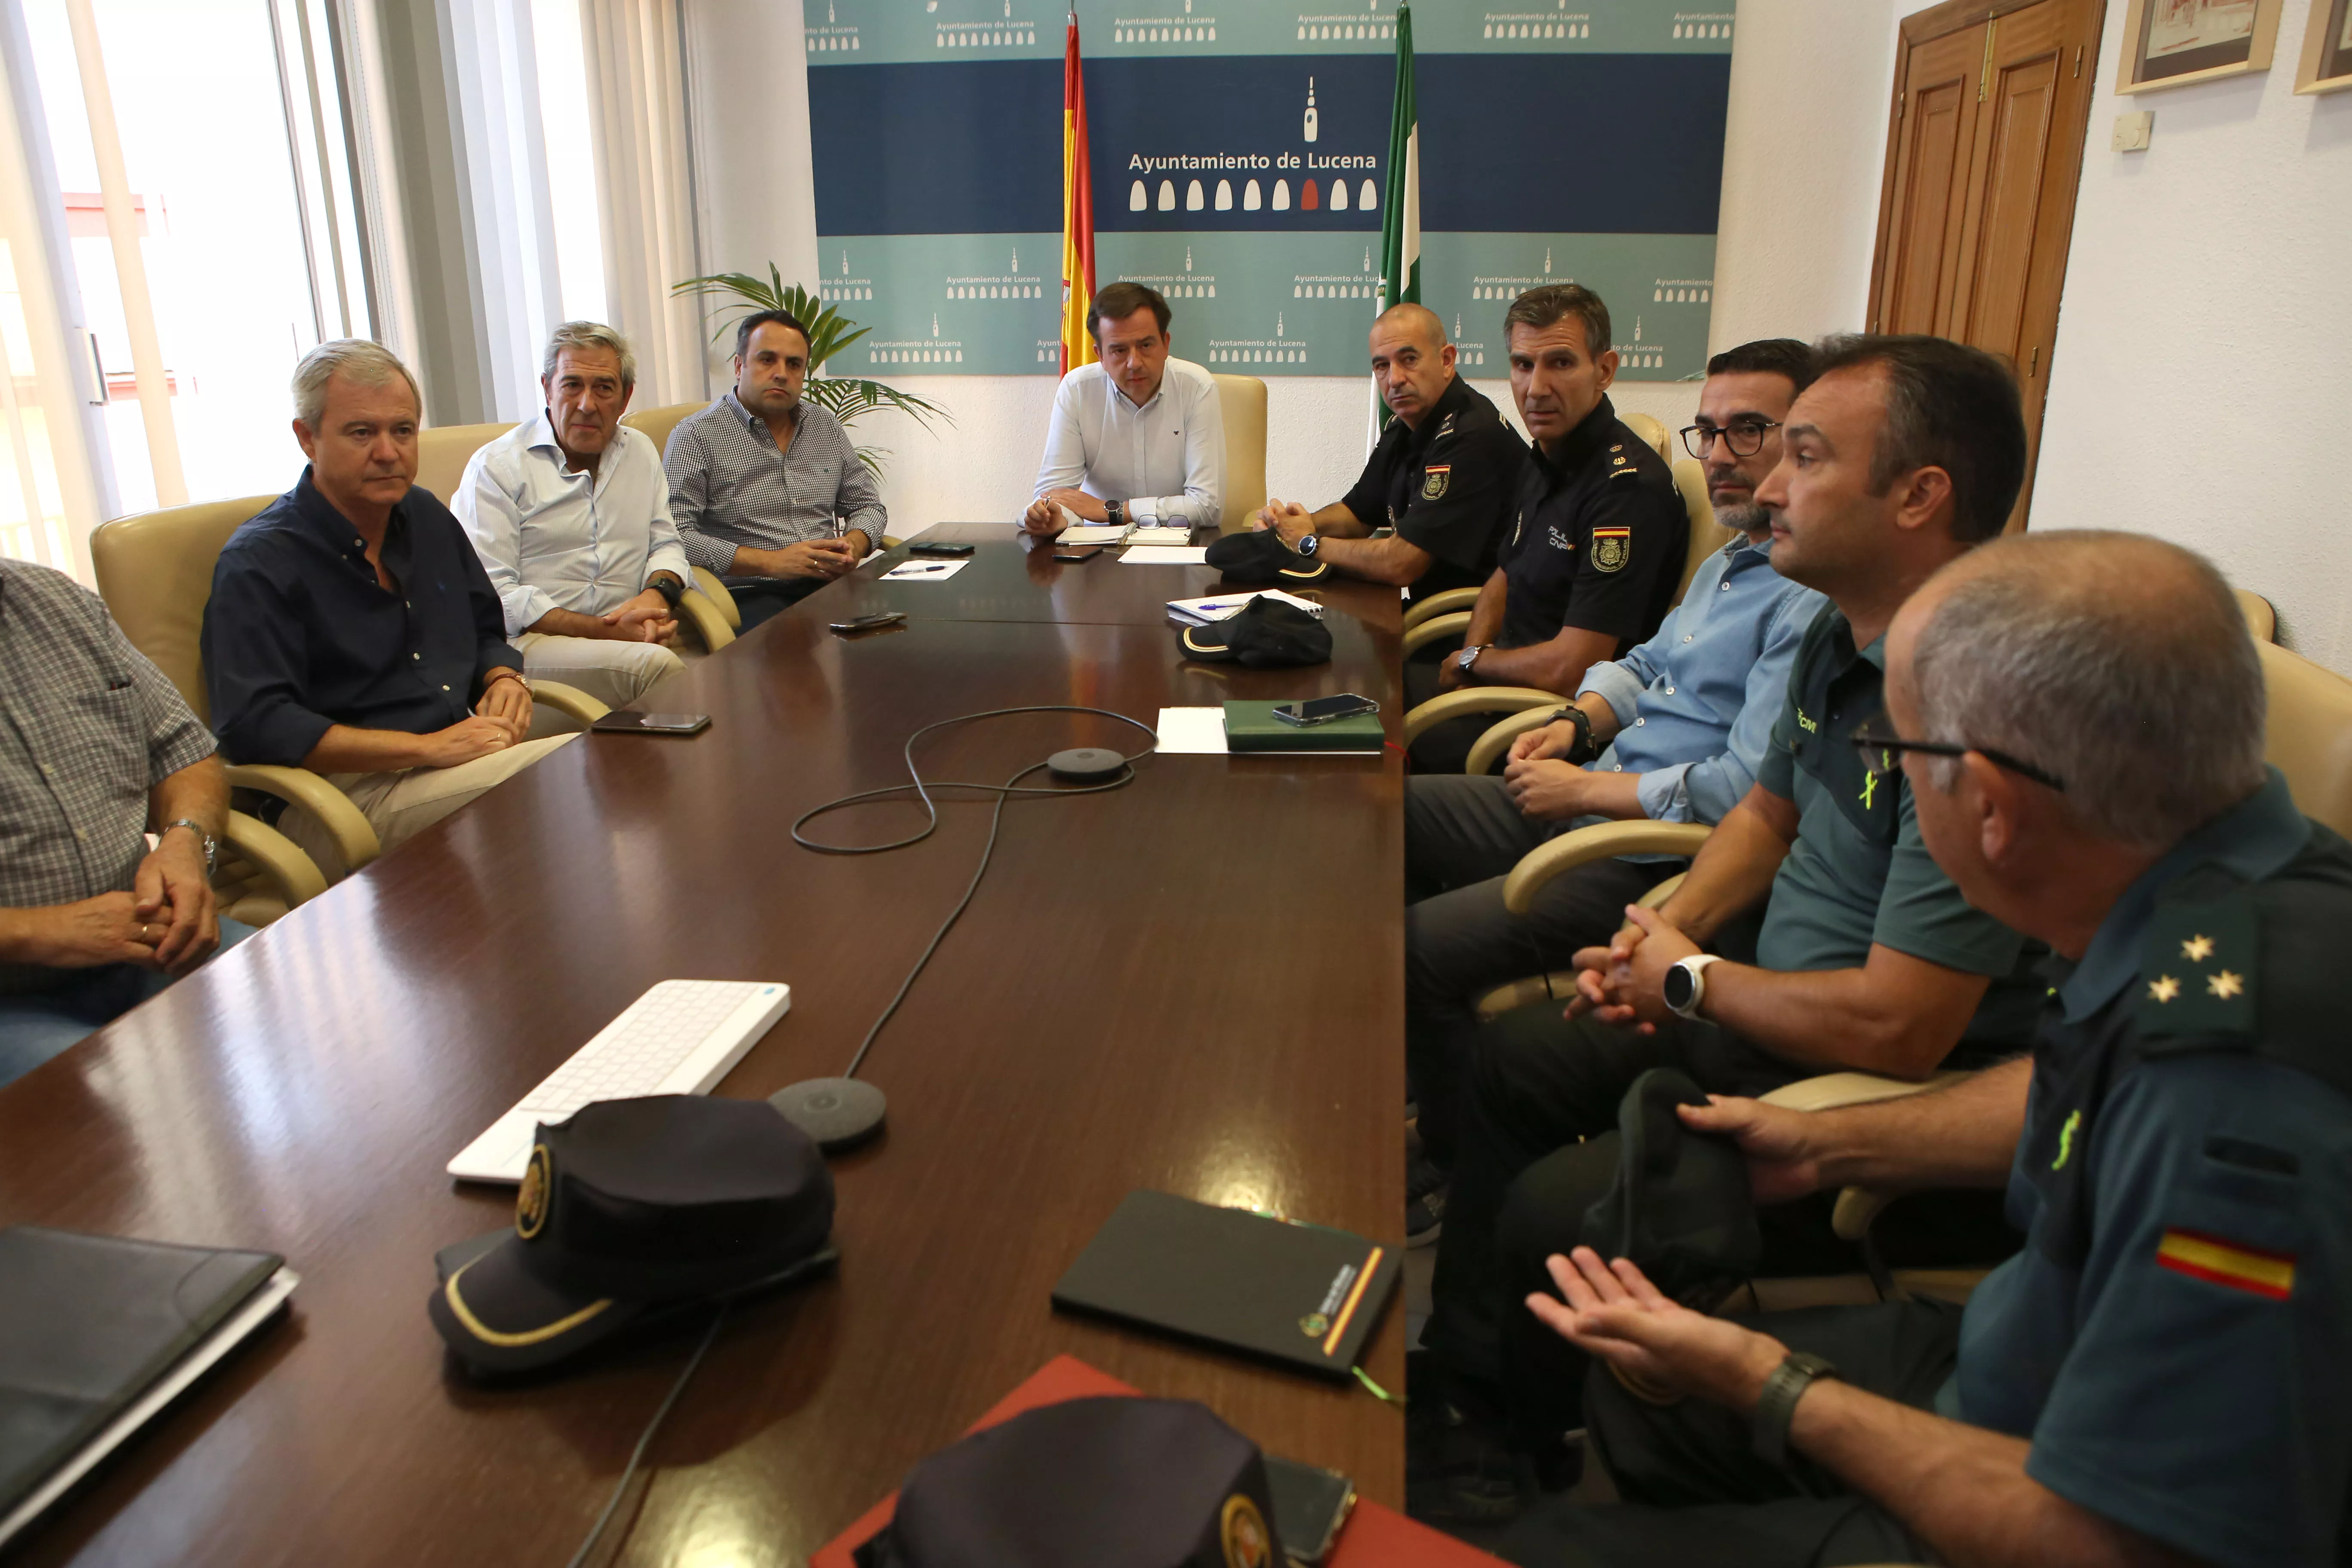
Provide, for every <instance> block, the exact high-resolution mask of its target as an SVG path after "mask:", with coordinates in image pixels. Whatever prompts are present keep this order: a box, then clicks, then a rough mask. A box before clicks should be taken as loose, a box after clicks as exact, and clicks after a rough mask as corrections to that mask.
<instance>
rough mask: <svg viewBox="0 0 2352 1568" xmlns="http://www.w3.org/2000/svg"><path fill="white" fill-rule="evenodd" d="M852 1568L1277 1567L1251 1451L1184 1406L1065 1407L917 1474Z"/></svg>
mask: <svg viewBox="0 0 2352 1568" xmlns="http://www.w3.org/2000/svg"><path fill="white" fill-rule="evenodd" d="M857 1561H858V1563H859V1564H860V1568H950V1565H951V1568H1277V1565H1279V1564H1280V1563H1282V1562H1283V1556H1282V1546H1281V1543H1280V1542H1277V1541H1276V1539H1275V1534H1274V1507H1273V1501H1272V1498H1271V1496H1270V1494H1269V1493H1268V1491H1267V1488H1266V1479H1265V1458H1264V1456H1262V1455H1261V1454H1260V1453H1259V1452H1258V1449H1257V1445H1256V1444H1255V1443H1253V1442H1251V1441H1250V1440H1249V1439H1248V1438H1247V1437H1244V1436H1242V1435H1241V1434H1240V1433H1238V1432H1236V1431H1234V1429H1233V1428H1232V1427H1230V1426H1226V1425H1225V1424H1224V1423H1223V1421H1220V1420H1218V1419H1217V1417H1216V1415H1214V1414H1213V1412H1211V1411H1210V1409H1209V1408H1208V1407H1207V1406H1206V1405H1197V1404H1194V1403H1192V1401H1190V1400H1183V1399H1128V1398H1102V1399H1073V1400H1070V1401H1068V1402H1067V1403H1066V1404H1062V1405H1046V1406H1045V1407H1044V1408H1042V1409H1037V1410H1032V1411H1028V1412H1026V1413H1025V1414H1024V1415H1016V1416H1014V1417H1013V1419H1012V1420H1010V1421H1007V1422H1004V1423H1003V1424H1002V1425H1000V1426H992V1427H990V1428H988V1430H986V1431H984V1432H975V1433H973V1434H972V1435H971V1436H969V1437H966V1438H964V1439H963V1440H962V1441H961V1442H960V1443H958V1444H956V1445H955V1446H954V1447H950V1448H945V1449H942V1450H940V1452H939V1453H936V1454H934V1455H932V1456H931V1457H930V1458H928V1459H925V1460H924V1461H923V1462H922V1463H920V1464H919V1465H917V1466H916V1467H915V1470H914V1473H913V1474H912V1475H910V1476H908V1478H907V1484H906V1486H905V1487H904V1488H903V1489H901V1490H900V1491H899V1493H898V1511H897V1513H896V1515H895V1516H894V1517H893V1518H892V1519H891V1521H890V1523H889V1525H888V1526H887V1528H886V1529H884V1530H883V1531H882V1532H881V1533H880V1534H878V1535H877V1536H875V1537H874V1539H872V1540H871V1541H868V1542H866V1544H865V1545H863V1546H861V1547H859V1548H858V1549H857Z"/></svg>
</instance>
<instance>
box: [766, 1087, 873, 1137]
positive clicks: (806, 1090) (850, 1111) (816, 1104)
mask: <svg viewBox="0 0 2352 1568" xmlns="http://www.w3.org/2000/svg"><path fill="white" fill-rule="evenodd" d="M768 1103H769V1104H771V1105H772V1106H774V1107H775V1108H776V1110H778V1111H780V1112H782V1115H783V1118H784V1120H785V1121H789V1122H791V1123H792V1124H793V1126H795V1127H797V1128H799V1129H800V1130H801V1131H803V1132H805V1133H807V1134H808V1135H809V1136H810V1137H811V1138H813V1139H814V1140H815V1141H816V1146H817V1147H818V1148H820V1149H822V1150H824V1152H826V1153H828V1154H831V1153H835V1152H838V1151H840V1150H843V1149H849V1148H854V1147H856V1145H857V1144H860V1143H863V1142H866V1140H867V1139H868V1138H871V1137H873V1136H874V1134H875V1133H877V1132H879V1131H881V1130H882V1112H883V1110H884V1104H885V1102H884V1100H883V1099H882V1091H881V1090H880V1089H877V1088H875V1087H874V1086H873V1085H872V1084H870V1083H864V1082H861V1081H859V1080H858V1079H854V1078H813V1079H807V1080H805V1081H804V1082H801V1083H788V1084H786V1085H785V1086H784V1087H783V1088H782V1089H778V1090H776V1092H775V1093H773V1094H772V1095H770V1096H769V1097H768Z"/></svg>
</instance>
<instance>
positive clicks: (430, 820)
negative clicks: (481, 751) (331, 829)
mask: <svg viewBox="0 0 2352 1568" xmlns="http://www.w3.org/2000/svg"><path fill="white" fill-rule="evenodd" d="M576 739H578V736H577V734H576V733H574V734H571V735H550V736H549V737H548V738H547V739H545V740H543V741H525V742H523V743H522V744H521V745H520V746H509V747H508V748H507V749H506V750H505V751H503V752H491V753H490V754H489V755H488V756H487V757H476V758H475V759H474V760H473V761H472V762H470V763H458V764H457V766H456V767H451V768H396V769H394V770H393V771H392V772H389V773H329V774H328V775H327V782H328V783H329V784H333V785H334V786H335V787H336V788H337V789H339V790H341V791H342V792H343V794H344V795H348V796H350V797H351V802H352V805H356V806H358V807H359V808H360V813H361V815H362V816H365V817H366V818H367V819H368V826H371V827H373V828H374V829H375V835H376V838H377V839H378V840H379V841H380V842H381V843H382V844H383V847H384V849H385V850H386V851H390V850H392V849H394V848H395V847H398V846H399V845H400V844H402V843H403V842H404V841H405V840H407V839H410V838H414V837H416V835H418V834H419V833H422V832H424V831H425V829H426V828H428V827H430V826H433V825H434V824H435V823H436V822H438V821H440V820H441V819H442V818H443V817H445V816H448V815H449V814H450V813H451V812H453V811H456V810H457V808H458V807H459V806H461V805H465V804H466V803H467V801H469V800H472V799H473V798H474V797H475V796H476V795H481V794H483V793H485V792H486V791H488V790H491V789H494V788H496V787H497V786H498V785H499V784H504V783H506V781H507V780H509V779H510V778H512V777H514V775H515V774H517V773H520V772H522V770H523V769H525V768H527V767H529V766H530V764H531V763H535V762H537V761H539V760H540V758H541V757H543V756H545V755H547V754H548V753H549V752H552V751H553V750H555V748H556V747H558V746H561V745H562V744H563V743H564V742H566V741H571V740H576ZM278 831H279V832H280V833H283V834H284V835H286V837H289V838H291V839H292V840H293V841H294V842H295V844H296V845H297V846H298V847H299V848H300V849H301V850H302V852H303V853H304V854H306V855H308V856H310V858H311V859H312V860H313V861H314V862H316V863H317V865H318V868H319V869H320V872H321V873H323V874H324V875H325V877H326V879H327V880H328V881H330V882H339V881H341V880H342V879H343V878H345V877H347V876H349V875H350V874H351V868H350V867H348V866H346V865H344V864H343V858H342V857H341V855H340V854H338V853H336V851H335V841H334V840H333V839H332V838H331V837H329V836H328V834H327V832H326V830H325V829H324V828H323V827H321V826H320V825H319V820H318V818H316V817H314V816H311V815H310V813H309V812H307V811H304V810H303V809H302V808H301V807H300V806H299V805H289V806H288V807H287V808H286V813H285V815H284V816H281V817H279V818H278Z"/></svg>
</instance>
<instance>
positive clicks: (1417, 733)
mask: <svg viewBox="0 0 2352 1568" xmlns="http://www.w3.org/2000/svg"><path fill="white" fill-rule="evenodd" d="M1559 705H1560V697H1559V693H1558V692H1554V691H1538V690H1537V689H1535V688H1534V687H1532V686H1465V687H1464V688H1463V689H1461V690H1459V691H1449V692H1447V693H1446V694H1445V695H1444V696H1443V697H1433V698H1431V699H1430V700H1428V701H1426V702H1424V703H1423V704H1422V705H1421V706H1420V707H1418V708H1416V709H1414V710H1412V712H1410V713H1407V714H1406V715H1405V716H1404V743H1405V744H1406V745H1408V746H1410V745H1412V743H1413V742H1415V741H1417V740H1419V739H1421V737H1422V736H1423V734H1425V733H1426V732H1427V731H1429V729H1430V727H1431V726H1432V725H1435V724H1443V723H1444V722H1445V721H1447V720H1448V719H1459V718H1461V717H1462V716H1463V715H1465V714H1466V713H1518V712H1523V711H1525V710H1528V709H1529V708H1541V709H1544V710H1553V709H1557V708H1558V707H1559Z"/></svg>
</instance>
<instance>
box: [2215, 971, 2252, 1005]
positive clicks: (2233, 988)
mask: <svg viewBox="0 0 2352 1568" xmlns="http://www.w3.org/2000/svg"><path fill="white" fill-rule="evenodd" d="M2245 988H2246V983H2245V981H2244V980H2243V979H2242V978H2241V977H2240V976H2238V975H2235V974H2232V973H2230V972H2229V971H2228V970H2226V969H2225V970H2223V971H2221V973H2219V974H2212V975H2208V976H2206V979H2205V993H2206V994H2207V995H2209V996H2219V997H2221V998H2223V999H2224V1000H2226V999H2228V998H2229V997H2231V996H2235V995H2236V994H2238V993H2239V992H2241V991H2243V990H2244V989H2245Z"/></svg>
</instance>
